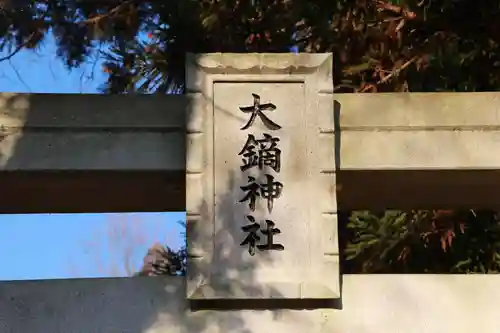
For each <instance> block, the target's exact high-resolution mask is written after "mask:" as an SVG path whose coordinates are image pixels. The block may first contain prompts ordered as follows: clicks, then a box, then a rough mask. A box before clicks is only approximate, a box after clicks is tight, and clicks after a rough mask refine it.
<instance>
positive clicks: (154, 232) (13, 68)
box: [0, 38, 185, 280]
mask: <svg viewBox="0 0 500 333" xmlns="http://www.w3.org/2000/svg"><path fill="white" fill-rule="evenodd" d="M55 54H56V47H55V43H54V40H53V39H52V38H48V39H47V40H46V41H45V42H44V45H43V47H42V48H41V49H40V50H38V51H36V53H35V52H33V51H22V52H19V53H18V54H16V55H15V56H14V57H13V58H12V59H11V60H10V61H4V62H0V91H1V92H31V93H87V94H88V93H98V87H99V86H100V85H101V84H102V83H103V82H104V81H105V79H106V78H105V76H104V74H103V73H102V71H101V63H100V62H99V61H97V63H95V65H94V61H93V60H91V61H89V63H88V64H86V65H84V66H82V68H79V69H76V70H73V71H71V72H69V71H68V70H67V69H66V68H65V67H64V64H63V63H62V62H61V61H60V60H59V59H57V58H56V57H55ZM5 55H7V53H5V52H3V53H2V52H0V57H3V56H5ZM93 70H94V71H93ZM92 72H93V73H94V75H93V77H92V76H91V74H92ZM178 221H183V222H184V221H185V214H184V213H142V214H33V215H0V280H25V279H54V278H75V277H111V276H123V275H124V274H125V269H124V267H125V260H124V258H125V257H128V258H130V260H131V263H132V264H131V266H132V267H133V268H135V269H137V268H138V267H140V264H141V262H142V259H143V257H144V255H145V252H146V251H147V248H148V247H149V246H151V245H152V244H153V243H154V242H155V241H161V242H163V243H166V244H167V245H169V246H170V247H172V248H175V249H177V248H179V247H180V246H181V245H182V243H183V241H184V240H183V237H182V236H181V232H183V231H184V230H183V227H182V226H181V225H180V224H178V223H177V222H178ZM131 236H133V237H131Z"/></svg>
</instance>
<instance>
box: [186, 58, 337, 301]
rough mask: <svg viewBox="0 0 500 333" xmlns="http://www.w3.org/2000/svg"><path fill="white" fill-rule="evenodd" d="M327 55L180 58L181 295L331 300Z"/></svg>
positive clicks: (332, 203) (333, 227)
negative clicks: (186, 105) (184, 129)
mask: <svg viewBox="0 0 500 333" xmlns="http://www.w3.org/2000/svg"><path fill="white" fill-rule="evenodd" d="M331 62H332V61H331V56H330V55H327V54H314V55H311V54H299V55H295V54H208V55H198V56H190V58H189V62H188V67H187V68H188V73H187V74H188V79H187V81H188V87H187V88H188V92H189V93H190V94H191V98H192V99H191V100H192V103H191V106H190V109H189V110H188V112H187V113H188V136H189V137H188V151H187V173H188V174H187V215H188V217H187V221H188V249H189V253H190V256H191V258H190V260H189V263H188V291H187V292H188V297H189V298H192V299H214V298H218V299H221V298H222V299H224V298H225V299H250V298H259V299H266V298H292V299H298V298H338V297H339V296H340V287H339V269H338V265H339V261H338V241H337V215H336V213H337V211H336V210H337V209H336V207H337V205H336V195H335V154H334V151H335V140H334V138H335V137H334V132H333V128H334V126H333V96H332V90H333V88H332V77H331Z"/></svg>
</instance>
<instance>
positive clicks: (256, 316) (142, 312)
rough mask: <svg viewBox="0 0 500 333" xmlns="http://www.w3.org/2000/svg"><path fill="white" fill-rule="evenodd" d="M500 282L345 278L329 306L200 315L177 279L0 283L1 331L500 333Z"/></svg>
mask: <svg viewBox="0 0 500 333" xmlns="http://www.w3.org/2000/svg"><path fill="white" fill-rule="evenodd" d="M499 283H500V276H497V275H345V276H344V277H343V284H342V299H341V300H339V301H338V302H337V303H336V308H332V309H307V308H299V309H295V310H290V309H276V308H274V309H273V307H272V302H269V303H268V304H267V305H265V304H264V305H263V307H264V309H248V310H240V311H227V310H219V311H215V310H196V311H195V310H190V309H189V301H187V300H185V285H184V281H183V279H182V278H181V277H171V278H147V277H144V278H121V279H119V278H117V279H71V280H52V281H17V282H1V283H0V332H5V333H18V332H33V333H45V332H54V333H59V332H61V333H63V332H64V333H77V332H78V333H79V332H85V333H140V332H141V333H142V332H143V333H164V332H169V333H281V332H286V333H326V332H333V333H336V332H341V333H344V332H346V333H380V332H384V333H401V332H405V333H470V332H481V333H497V332H498V328H499V327H500V316H498V307H497V303H498V301H499V300H500V291H499V289H498V284H499ZM218 302H221V301H218ZM239 302H246V303H247V305H250V304H251V301H239ZM222 303H223V301H222ZM286 303H287V305H288V306H289V307H293V305H294V304H295V303H297V300H286Z"/></svg>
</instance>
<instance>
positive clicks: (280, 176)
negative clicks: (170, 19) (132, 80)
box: [0, 54, 500, 333]
mask: <svg viewBox="0 0 500 333" xmlns="http://www.w3.org/2000/svg"><path fill="white" fill-rule="evenodd" d="M186 71H187V94H186V95H183V96H156V95H153V96H152V95H141V96H134V95H130V96H103V95H42V94H39V95H38V94H35V95H32V94H3V95H2V96H1V99H0V102H1V104H0V117H1V118H0V122H1V124H2V132H3V135H2V141H1V142H0V164H1V165H0V166H1V168H2V171H1V172H0V178H1V184H2V185H3V186H1V187H0V191H1V198H2V200H1V201H0V212H1V213H44V212H52V213H56V212H140V211H186V213H187V222H188V242H189V244H188V247H189V251H190V254H191V255H192V259H191V261H190V262H189V266H188V269H189V274H188V277H187V279H186V280H187V283H185V281H184V278H181V277H167V278H134V279H93V280H84V279H83V280H81V279H75V280H53V281H36V282H26V281H20V282H4V283H2V284H0V298H1V302H0V332H106V333H113V332H166V331H168V332H186V333H187V332H217V333H218V332H245V333H248V332H282V331H287V332H290V333H294V332H297V333H302V332H337V331H339V332H381V331H384V332H395V333H396V332H403V331H404V332H436V333H438V332H439V333H442V332H454V333H455V332H470V331H471V330H472V329H475V328H480V329H481V331H482V332H496V330H497V328H498V327H500V325H499V324H500V320H499V319H498V316H497V314H496V311H495V309H494V305H495V304H496V302H495V299H496V298H498V297H499V296H500V292H499V291H498V288H497V285H498V282H499V279H498V278H497V277H496V276H453V275H425V276H423V275H420V276H418V275H417V276H412V275H390V276H387V275H385V276H384V275H377V276H372V275H351V276H345V275H344V276H343V275H341V274H340V273H341V272H340V269H339V261H338V256H339V250H338V237H337V212H338V211H339V210H350V209H389V208H399V209H407V208H435V207H439V208H444V207H447V208H461V207H474V208H496V207H498V206H499V205H498V200H497V199H496V197H495V195H494V193H495V190H496V189H497V188H498V185H499V172H498V169H499V167H500V157H499V155H497V154H496V153H495V152H496V151H497V150H498V148H500V140H499V138H500V134H499V133H500V131H499V129H500V120H499V119H500V106H499V105H500V104H499V103H498V101H499V99H500V95H498V94H497V93H472V94H450V93H441V94H434V93H433V94H414V93H405V94H345V95H335V94H333V80H332V57H331V55H329V54H206V55H191V56H189V57H188V63H187V67H186ZM249 118H252V119H253V122H248V120H249ZM247 125H248V126H247ZM276 125H277V126H276ZM276 139H279V141H278V140H276ZM245 143H247V144H248V145H246V144H245ZM250 146H252V147H253V148H252V149H253V150H252V149H247V150H244V149H243V148H245V147H246V148H249V147H250ZM276 149H279V155H280V158H281V159H280V160H279V164H280V166H279V167H278V166H277V164H276V163H277V161H276V156H277V150H276ZM258 151H261V159H259V158H258V155H257V156H256V159H255V160H254V159H252V158H253V157H254V155H252V154H250V152H254V153H257V152H258ZM247 153H248V154H247ZM264 157H266V158H264ZM271 157H273V158H274V159H273V158H271ZM252 161H253V162H252ZM241 163H243V164H251V165H250V166H251V167H249V168H245V167H243V168H242V166H243V165H242V164H241ZM251 177H253V179H254V180H256V181H257V182H261V183H262V182H263V181H265V180H266V179H267V180H271V182H270V184H271V185H273V184H274V185H276V186H274V187H273V186H271V187H264V186H262V184H261V187H260V188H259V189H258V190H259V191H260V192H258V193H259V198H260V199H265V200H264V201H262V202H260V203H257V204H256V206H255V207H253V209H252V207H248V206H246V204H247V202H246V201H244V200H242V196H241V195H242V194H243V192H241V191H242V187H246V186H247V185H248V184H247V183H248V181H251V179H250V178H251ZM270 177H272V178H270ZM277 183H279V184H277ZM278 192H279V193H278ZM275 197H276V198H275ZM273 198H274V200H273V202H272V204H271V203H270V199H273ZM239 201H243V202H239ZM249 216H251V217H252V218H253V220H252V219H251V218H249ZM266 220H267V221H268V222H269V221H270V222H272V223H274V225H269V223H267V226H270V228H269V229H266V228H265V227H266V222H265V221H266ZM246 221H250V222H252V221H255V223H256V224H260V225H259V226H258V227H257V228H258V229H259V228H260V229H262V231H261V232H260V233H259V234H258V235H260V238H261V241H262V242H260V243H259V244H255V245H261V246H260V247H256V248H254V249H253V251H254V252H252V251H251V250H250V248H249V247H248V246H250V245H252V244H249V242H246V244H245V245H246V246H242V245H241V244H242V243H245V239H246V238H245V237H246V235H247V234H245V232H243V231H242V226H244V222H246ZM250 225H252V224H251V223H250ZM249 228H250V227H247V229H246V230H250V229H249ZM274 229H279V230H280V232H281V233H279V234H276V235H275V239H274V240H275V241H276V242H275V243H273V244H271V243H267V242H266V241H267V240H268V238H266V237H265V236H266V233H265V232H266V231H267V232H268V234H267V235H269V234H272V233H273V230H274ZM264 240H266V241H264ZM276 244H279V245H282V246H283V247H284V249H283V250H281V248H278V251H267V249H268V248H266V245H269V247H272V246H271V245H276ZM249 250H250V252H251V253H249V252H248V251H249Z"/></svg>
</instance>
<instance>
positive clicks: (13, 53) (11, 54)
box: [0, 33, 35, 62]
mask: <svg viewBox="0 0 500 333" xmlns="http://www.w3.org/2000/svg"><path fill="white" fill-rule="evenodd" d="M34 36H35V33H32V34H31V35H30V36H29V37H28V39H27V40H26V41H25V42H24V43H22V44H21V45H19V46H18V47H16V49H15V50H14V51H12V52H11V53H10V54H9V55H7V56H5V57H3V58H0V62H2V61H5V60H10V59H11V58H12V57H13V56H15V55H16V54H17V53H19V51H21V50H22V49H23V48H24V47H25V46H26V45H28V43H30V42H31V40H32V39H33V37H34Z"/></svg>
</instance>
